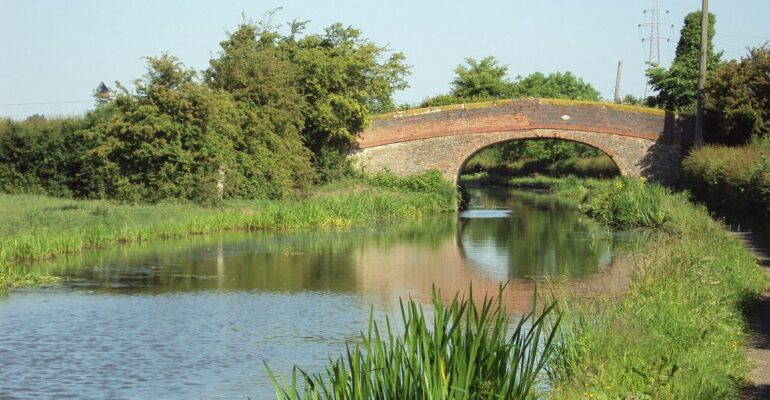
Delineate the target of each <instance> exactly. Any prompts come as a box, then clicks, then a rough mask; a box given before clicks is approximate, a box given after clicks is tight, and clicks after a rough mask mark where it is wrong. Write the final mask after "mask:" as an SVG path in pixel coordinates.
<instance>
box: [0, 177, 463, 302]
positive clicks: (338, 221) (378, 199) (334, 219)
mask: <svg viewBox="0 0 770 400" xmlns="http://www.w3.org/2000/svg"><path fill="white" fill-rule="evenodd" d="M437 176H438V177H437ZM377 179H379V180H377ZM438 179H441V180H440V181H438ZM415 182H417V183H415ZM335 185H336V187H333V188H325V187H322V188H319V190H318V191H317V193H315V194H314V195H312V196H310V197H309V198H306V199H302V200H296V201H286V200H284V201H271V200H228V201H225V202H224V203H223V204H222V205H220V206H216V207H205V206H201V205H197V204H194V203H189V202H164V203H159V204H151V205H150V204H144V205H128V204H119V203H114V202H107V201H85V200H69V199H59V198H52V197H46V196H35V195H8V194H0V209H2V210H4V212H3V213H2V214H0V267H1V268H2V269H0V276H2V278H0V284H2V286H0V287H8V286H19V285H23V284H25V283H27V282H31V281H30V279H31V278H32V277H23V276H18V275H16V274H15V272H14V268H13V265H14V264H16V263H18V262H22V261H30V260H37V259H44V258H50V257H55V256H59V255H62V254H68V253H77V252H79V251H81V250H83V249H86V248H98V247H108V246H113V245H116V244H119V243H124V242H135V241H145V240H157V239H169V238H178V237H183V236H187V235H194V234H204V233H209V232H218V231H223V230H232V229H250V230H290V229H291V230H309V229H344V228H349V227H351V226H362V225H374V224H378V223H383V222H389V221H395V220H397V219H405V218H407V219H415V218H420V217H422V216H424V215H427V214H430V213H436V212H454V211H455V209H456V207H457V198H456V194H455V192H454V189H453V188H452V186H451V185H450V184H448V183H444V181H443V178H441V177H440V175H436V173H434V172H431V173H427V174H423V175H420V176H417V177H412V178H406V179H400V178H396V177H393V176H390V175H388V174H381V175H380V176H379V178H376V177H375V178H367V179H363V178H362V179H357V180H350V181H346V182H338V183H336V184H335ZM40 278H41V279H47V278H43V277H40ZM33 281H34V279H33Z"/></svg>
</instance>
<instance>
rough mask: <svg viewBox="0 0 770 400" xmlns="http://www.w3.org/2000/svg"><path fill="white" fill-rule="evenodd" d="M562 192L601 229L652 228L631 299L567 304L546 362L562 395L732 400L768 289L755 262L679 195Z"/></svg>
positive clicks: (562, 188)
mask: <svg viewBox="0 0 770 400" xmlns="http://www.w3.org/2000/svg"><path fill="white" fill-rule="evenodd" d="M556 192H557V193H560V195H562V196H566V197H568V198H571V199H573V200H577V201H579V202H580V204H581V209H582V210H583V211H584V212H586V213H588V214H589V215H591V216H593V217H595V218H596V219H598V220H599V221H602V222H604V223H607V224H610V225H614V226H619V227H655V228H656V230H657V232H658V235H657V236H656V237H654V238H653V239H652V241H651V243H649V244H648V245H647V246H646V247H645V250H643V251H642V254H641V262H640V264H639V266H638V268H637V271H636V273H635V275H634V277H633V279H632V283H631V286H630V288H629V291H628V293H626V294H625V295H624V296H623V297H621V298H617V299H592V300H574V299H572V300H570V299H568V298H562V302H561V305H562V309H561V311H562V312H564V319H563V323H562V327H561V329H560V331H559V333H558V336H559V337H558V339H557V341H556V342H557V346H556V350H555V351H554V357H553V358H552V359H551V360H550V361H549V369H548V372H549V374H550V378H551V384H552V392H551V397H552V398H556V399H562V398H563V399H575V398H582V399H616V398H635V399H704V400H705V399H733V398H735V397H736V395H737V392H738V389H739V388H740V385H741V383H742V382H743V380H744V379H745V378H746V376H747V374H748V372H749V370H750V365H749V362H748V360H747V358H746V355H745V354H744V353H743V349H742V347H741V346H742V344H743V343H744V341H745V338H746V336H745V326H744V320H743V314H742V311H743V309H744V307H745V306H746V305H747V304H749V303H750V302H751V301H753V300H755V299H756V298H757V296H758V295H759V294H760V293H761V292H762V291H763V290H764V288H765V287H766V284H767V282H766V278H765V276H764V274H763V273H762V271H761V270H760V269H759V267H758V265H757V262H756V259H755V258H754V256H753V255H752V254H751V253H750V252H749V251H748V250H747V249H746V248H745V246H744V245H743V244H742V243H741V242H740V241H739V240H737V239H736V238H734V237H733V236H731V235H730V234H729V233H728V231H727V230H726V229H725V227H724V226H723V225H722V224H721V223H720V222H716V221H714V220H712V219H711V218H710V216H709V214H708V212H707V211H706V210H705V209H704V208H703V207H700V206H694V205H693V204H692V203H690V202H689V199H688V198H687V196H686V195H685V194H682V193H671V192H669V191H668V190H666V189H664V188H662V187H659V186H657V185H648V184H646V183H644V182H642V181H639V180H633V179H617V180H614V181H612V182H599V181H593V182H590V183H589V184H587V185H586V184H585V183H584V182H580V181H578V180H567V181H564V182H562V183H560V184H557V186H556Z"/></svg>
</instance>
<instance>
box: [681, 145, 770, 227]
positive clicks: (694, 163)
mask: <svg viewBox="0 0 770 400" xmlns="http://www.w3.org/2000/svg"><path fill="white" fill-rule="evenodd" d="M681 182H682V186H683V187H685V188H686V189H688V190H690V191H691V192H692V193H693V195H694V197H695V198H696V199H697V200H698V201H702V202H704V203H705V204H707V205H708V207H709V208H710V209H711V210H713V211H715V212H717V213H718V214H720V215H722V216H725V217H728V218H729V219H730V220H731V222H733V223H737V224H740V225H744V226H750V227H753V228H755V229H764V230H770V222H769V221H770V140H768V139H755V140H754V141H753V142H752V143H750V144H748V145H746V146H738V147H723V146H705V147H702V148H700V149H696V150H693V151H691V152H690V154H688V155H687V157H686V158H685V159H684V161H683V162H682V178H681Z"/></svg>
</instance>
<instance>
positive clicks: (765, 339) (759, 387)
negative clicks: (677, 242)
mask: <svg viewBox="0 0 770 400" xmlns="http://www.w3.org/2000/svg"><path fill="white" fill-rule="evenodd" d="M736 235H737V236H738V237H740V238H741V239H742V240H743V241H745V242H746V244H747V245H748V246H749V248H750V249H751V250H752V251H753V252H754V254H756V255H757V258H758V259H759V263H760V265H761V266H762V267H763V268H764V269H765V272H766V273H767V274H768V275H770V240H768V239H767V238H763V237H760V236H759V235H756V234H753V233H751V232H737V233H736ZM748 320H749V327H750V328H751V341H750V342H749V344H748V347H747V349H746V352H747V354H748V356H749V358H751V360H752V361H753V362H754V370H753V371H751V376H750V382H749V384H748V385H746V387H744V388H743V390H742V392H741V397H740V398H741V399H743V400H755V399H756V400H760V399H761V400H767V399H770V290H767V291H765V293H764V294H763V295H762V297H761V298H760V299H759V301H758V302H757V304H756V305H755V306H754V307H753V308H752V309H750V310H749V313H748Z"/></svg>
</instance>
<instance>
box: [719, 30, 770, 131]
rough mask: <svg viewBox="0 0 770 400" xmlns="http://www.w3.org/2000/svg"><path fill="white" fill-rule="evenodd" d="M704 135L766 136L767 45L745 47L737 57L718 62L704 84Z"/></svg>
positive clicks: (769, 125)
mask: <svg viewBox="0 0 770 400" xmlns="http://www.w3.org/2000/svg"><path fill="white" fill-rule="evenodd" d="M705 95H706V104H705V105H706V117H707V122H708V125H707V126H708V131H707V132H706V133H707V139H709V141H714V142H722V143H733V144H736V143H745V142H747V141H749V139H750V138H751V137H752V136H770V47H768V45H764V46H762V47H758V48H754V49H750V50H749V54H748V55H747V56H745V57H743V58H741V60H740V61H735V60H733V61H730V62H727V63H724V64H722V65H720V66H719V67H718V68H717V69H716V70H715V71H714V72H713V73H712V74H711V76H710V77H709V80H708V81H707V82H706V87H705Z"/></svg>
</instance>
